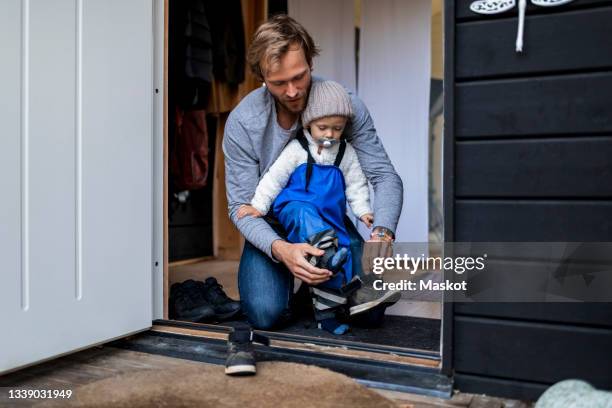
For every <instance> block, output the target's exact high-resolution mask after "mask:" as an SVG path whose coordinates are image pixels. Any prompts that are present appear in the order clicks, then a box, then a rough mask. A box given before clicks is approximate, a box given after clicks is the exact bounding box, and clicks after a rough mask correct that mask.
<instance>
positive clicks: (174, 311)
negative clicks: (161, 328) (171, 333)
mask: <svg viewBox="0 0 612 408" xmlns="http://www.w3.org/2000/svg"><path fill="white" fill-rule="evenodd" d="M168 303H169V314H170V318H171V319H176V320H184V321H188V322H208V321H211V320H214V319H215V310H214V309H213V308H212V306H210V305H209V304H208V303H207V302H206V299H204V296H203V295H202V293H201V290H200V289H199V288H198V285H197V283H196V282H195V281H194V280H192V279H189V280H186V281H185V282H181V283H175V284H173V285H172V286H171V287H170V299H169V302H168Z"/></svg>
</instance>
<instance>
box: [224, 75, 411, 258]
mask: <svg viewBox="0 0 612 408" xmlns="http://www.w3.org/2000/svg"><path fill="white" fill-rule="evenodd" d="M312 80H313V81H318V80H321V79H320V78H316V77H313V78H312ZM349 94H350V96H351V101H352V103H353V112H354V117H353V120H352V122H349V125H348V127H347V129H346V130H345V133H344V134H345V135H346V138H347V140H348V141H349V142H351V144H352V146H353V148H354V149H355V151H356V152H357V158H358V159H359V164H360V165H361V168H362V169H363V172H364V173H365V175H366V177H367V179H368V181H369V182H370V184H372V187H373V188H374V200H373V202H374V225H375V226H382V227H386V228H389V229H391V230H392V231H395V228H396V227H397V221H398V219H399V216H400V212H401V210H402V197H403V186H402V180H401V179H400V177H399V176H398V175H397V173H396V172H395V169H394V168H393V165H392V164H391V161H390V160H389V157H388V156H387V153H386V152H385V149H384V147H383V145H382V143H381V141H380V139H379V137H378V135H377V134H376V129H375V128H374V123H373V121H372V118H371V117H370V113H369V112H368V110H367V108H366V106H365V105H364V103H363V102H362V101H361V99H359V98H358V97H357V96H355V95H353V94H351V93H349ZM298 126H299V125H298V124H297V123H296V124H295V125H294V126H293V127H292V128H291V129H289V130H285V129H283V128H281V126H280V125H279V124H278V120H277V118H276V107H275V104H274V97H273V96H272V94H271V93H270V92H268V90H267V88H265V87H263V86H262V87H261V88H258V89H256V90H254V91H253V92H251V93H249V94H248V95H247V96H246V97H244V99H242V101H241V102H240V103H239V104H238V106H236V108H234V110H233V111H232V112H231V113H230V115H229V117H228V119H227V122H226V124H225V135H224V137H223V152H224V153H225V183H226V188H227V202H228V209H229V216H230V218H231V220H232V221H233V222H234V224H236V227H238V229H239V230H240V232H241V233H242V234H243V235H244V237H245V238H246V239H247V240H248V241H249V242H250V243H252V244H253V245H254V246H255V247H256V248H259V249H260V250H261V251H263V252H265V253H266V254H268V256H270V257H272V242H274V241H275V240H277V239H280V237H279V236H278V234H277V233H276V232H275V231H274V230H273V229H272V227H270V226H269V225H268V223H267V222H266V221H265V220H263V219H262V218H252V217H244V218H242V219H240V220H239V219H238V217H237V213H238V208H239V207H240V206H241V205H243V204H250V202H251V199H252V198H253V195H254V194H255V189H256V188H257V183H258V182H259V180H260V179H261V177H262V176H263V175H264V174H265V172H266V171H267V170H268V168H269V167H270V166H271V165H272V163H274V161H275V160H276V159H277V157H278V156H279V155H280V153H281V151H282V150H283V148H284V147H285V145H286V144H287V143H289V142H290V141H291V140H292V139H293V138H295V135H296V132H297V130H298Z"/></svg>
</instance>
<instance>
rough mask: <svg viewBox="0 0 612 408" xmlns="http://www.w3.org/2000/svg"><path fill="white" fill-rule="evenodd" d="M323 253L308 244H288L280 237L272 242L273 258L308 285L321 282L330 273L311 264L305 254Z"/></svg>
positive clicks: (326, 278) (327, 277)
mask: <svg viewBox="0 0 612 408" xmlns="http://www.w3.org/2000/svg"><path fill="white" fill-rule="evenodd" d="M324 253H325V251H323V250H322V249H318V248H315V247H313V246H312V245H308V244H290V243H289V242H286V241H283V240H280V239H278V240H276V241H274V242H273V243H272V255H273V256H274V258H276V259H277V260H278V261H280V262H282V263H284V264H285V266H287V268H288V269H289V271H290V272H291V273H292V274H293V276H295V277H296V278H298V279H299V280H301V281H303V282H306V283H308V284H309V285H318V284H319V283H323V282H325V281H327V280H329V278H330V276H331V275H332V273H331V272H330V271H328V270H327V269H320V268H317V267H315V266H312V265H311V264H310V263H308V261H307V260H306V256H307V255H314V256H321V255H323V254H324Z"/></svg>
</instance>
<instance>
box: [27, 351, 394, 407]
mask: <svg viewBox="0 0 612 408" xmlns="http://www.w3.org/2000/svg"><path fill="white" fill-rule="evenodd" d="M36 406H37V407H134V408H139V407H147V408H148V407H173V408H174V407H177V408H178V407H215V408H216V407H221V408H223V407H274V408H281V407H283V408H284V407H296V408H304V407H351V408H359V407H363V408H366V407H367V408H370V407H385V408H386V407H389V408H391V407H393V408H397V405H396V404H395V403H394V402H392V401H391V400H389V399H386V398H384V397H382V396H381V395H379V394H378V393H376V392H374V391H372V390H369V389H367V388H366V387H364V386H362V385H360V384H357V383H356V382H355V381H354V380H352V379H350V378H349V377H347V376H344V375H342V374H338V373H334V372H332V371H329V370H326V369H323V368H319V367H315V366H308V365H302V364H294V363H282V362H263V363H259V364H258V365H257V375H256V376H254V377H229V376H226V375H225V374H224V373H223V367H222V366H217V365H208V364H202V365H201V366H190V367H181V368H176V369H170V370H163V371H158V370H143V371H137V372H132V373H126V374H123V375H120V376H116V377H113V378H107V379H104V380H99V381H96V382H93V383H90V384H87V385H83V386H80V387H77V388H75V389H74V394H73V398H71V399H70V400H68V401H66V400H63V401H52V400H49V401H46V402H44V403H42V404H39V405H36Z"/></svg>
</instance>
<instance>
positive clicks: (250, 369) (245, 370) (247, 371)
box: [225, 364, 256, 375]
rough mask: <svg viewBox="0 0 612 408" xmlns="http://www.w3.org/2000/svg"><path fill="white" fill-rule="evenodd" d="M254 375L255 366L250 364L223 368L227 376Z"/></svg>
mask: <svg viewBox="0 0 612 408" xmlns="http://www.w3.org/2000/svg"><path fill="white" fill-rule="evenodd" d="M255 373H256V369H255V366H254V365H250V364H241V365H234V366H229V367H225V374H227V375H254V374H255Z"/></svg>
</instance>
